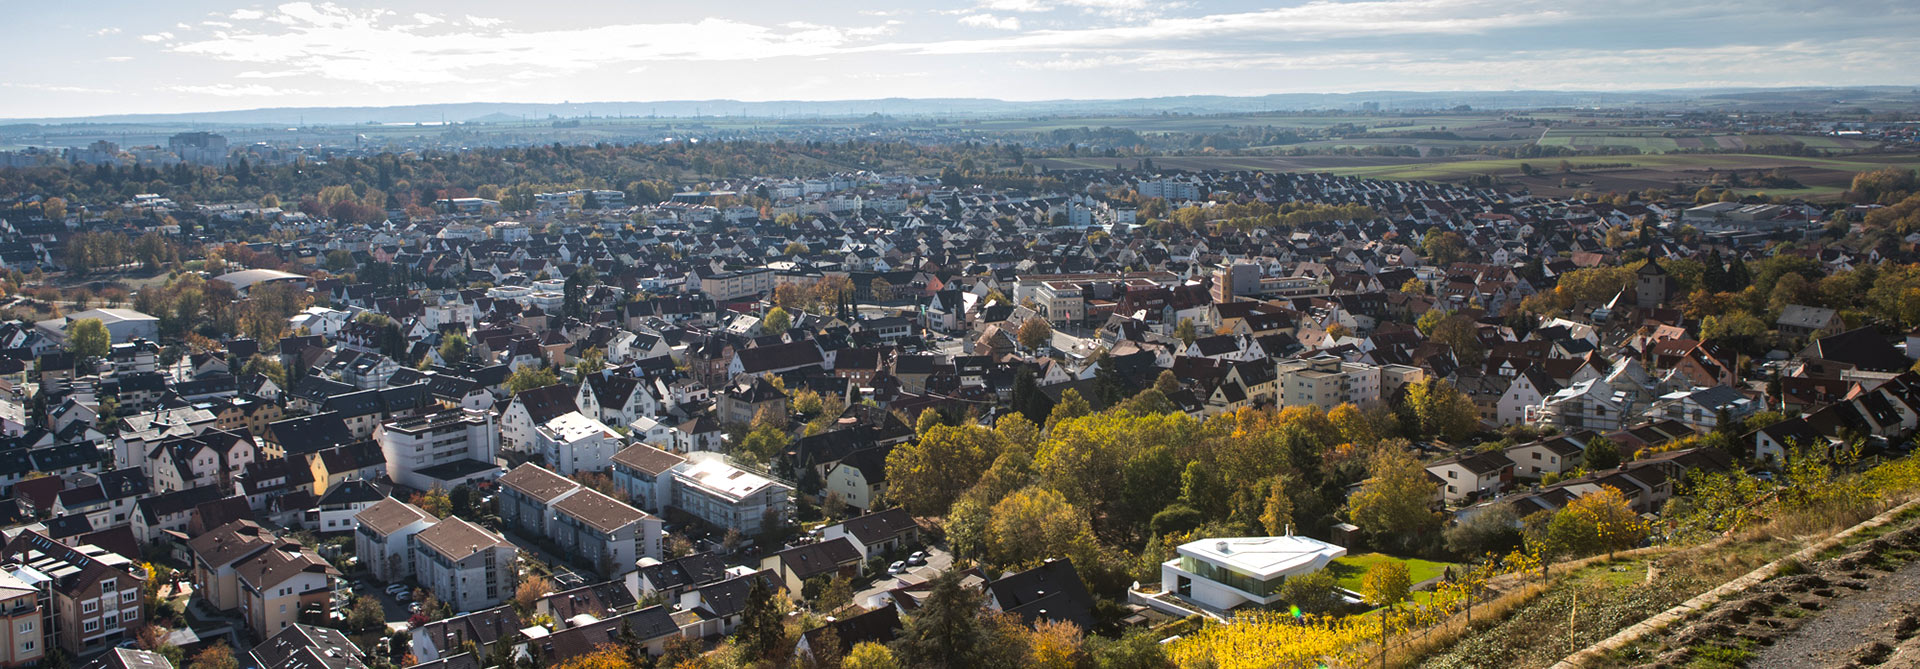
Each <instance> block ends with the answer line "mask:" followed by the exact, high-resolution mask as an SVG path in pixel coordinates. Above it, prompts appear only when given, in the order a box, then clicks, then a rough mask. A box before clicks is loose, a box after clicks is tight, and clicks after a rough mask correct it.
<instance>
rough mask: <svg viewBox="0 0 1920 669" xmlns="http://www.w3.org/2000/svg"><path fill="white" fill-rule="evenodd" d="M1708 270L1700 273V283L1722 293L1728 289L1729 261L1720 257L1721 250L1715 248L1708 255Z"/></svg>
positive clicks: (1708, 288)
mask: <svg viewBox="0 0 1920 669" xmlns="http://www.w3.org/2000/svg"><path fill="white" fill-rule="evenodd" d="M1706 265H1707V267H1706V270H1705V271H1704V272H1702V273H1701V274H1700V283H1701V284H1703V287H1705V288H1706V289H1707V290H1710V291H1713V292H1716V293H1720V292H1726V290H1727V262H1726V261H1725V260H1722V259H1721V258H1720V250H1719V249H1714V250H1713V253H1710V254H1708V255H1707V262H1706Z"/></svg>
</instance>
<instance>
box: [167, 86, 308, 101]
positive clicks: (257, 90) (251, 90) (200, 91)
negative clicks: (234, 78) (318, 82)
mask: <svg viewBox="0 0 1920 669" xmlns="http://www.w3.org/2000/svg"><path fill="white" fill-rule="evenodd" d="M170 90H175V91H179V92H181V93H192V94H194V95H214V96H219V97H228V98H237V97H268V96H275V95H315V93H314V92H313V91H303V90H298V89H292V88H274V87H272V86H267V85H264V84H249V85H245V86H237V85H234V84H214V85H212V86H173V87H170Z"/></svg>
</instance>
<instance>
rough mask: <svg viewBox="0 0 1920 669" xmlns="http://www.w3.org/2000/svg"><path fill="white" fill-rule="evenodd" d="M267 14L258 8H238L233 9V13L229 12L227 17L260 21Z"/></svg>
mask: <svg viewBox="0 0 1920 669" xmlns="http://www.w3.org/2000/svg"><path fill="white" fill-rule="evenodd" d="M266 16H267V13H266V12H263V11H260V10H258V9H236V10H233V13H232V14H228V15H227V18H230V19H233V20H235V21H258V20H260V19H263V18H266Z"/></svg>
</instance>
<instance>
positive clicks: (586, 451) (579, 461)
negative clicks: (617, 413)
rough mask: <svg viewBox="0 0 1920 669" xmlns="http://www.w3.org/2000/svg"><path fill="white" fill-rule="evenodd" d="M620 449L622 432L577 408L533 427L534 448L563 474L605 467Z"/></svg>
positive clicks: (598, 469)
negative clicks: (615, 430) (589, 416)
mask: <svg viewBox="0 0 1920 669" xmlns="http://www.w3.org/2000/svg"><path fill="white" fill-rule="evenodd" d="M619 450H620V434H619V433H618V432H614V431H613V428H611V427H607V425H606V423H602V422H600V421H597V420H594V419H592V418H588V417H586V416H585V415H582V414H581V413H580V412H578V411H569V412H567V413H564V414H561V415H560V416H559V417H556V418H554V419H553V420H550V421H547V424H545V425H542V426H540V427H538V428H535V429H534V431H533V452H535V453H538V454H540V455H541V457H544V458H546V462H547V465H548V466H549V467H550V468H552V469H553V471H556V472H559V473H560V474H563V475H572V474H573V473H575V472H581V471H592V472H597V471H601V470H603V469H606V468H607V466H608V465H609V464H610V463H612V461H613V454H614V453H617V452H619Z"/></svg>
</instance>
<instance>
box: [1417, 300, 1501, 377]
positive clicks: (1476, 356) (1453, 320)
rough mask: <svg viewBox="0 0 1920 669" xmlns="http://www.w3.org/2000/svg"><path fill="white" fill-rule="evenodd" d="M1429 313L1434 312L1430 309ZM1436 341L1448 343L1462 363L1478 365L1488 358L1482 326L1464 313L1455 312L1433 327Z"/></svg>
mask: <svg viewBox="0 0 1920 669" xmlns="http://www.w3.org/2000/svg"><path fill="white" fill-rule="evenodd" d="M1427 313H1433V311H1431V310H1429V311H1428V312H1427ZM1431 336H1432V337H1433V340H1434V341H1437V342H1441V343H1444V344H1446V345H1447V346H1448V347H1449V348H1452V349H1453V355H1454V357H1455V358H1458V359H1459V360H1460V363H1461V364H1463V365H1466V366H1469V367H1477V366H1479V365H1480V363H1481V362H1482V361H1484V360H1486V357H1487V350H1486V347H1484V346H1481V345H1480V326H1479V325H1478V324H1476V323H1474V322H1473V320H1472V319H1469V318H1467V317H1466V316H1465V315H1464V314H1453V315H1451V316H1448V317H1446V318H1444V319H1441V321H1440V323H1439V324H1437V325H1435V326H1434V327H1433V332H1432V333H1431Z"/></svg>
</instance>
